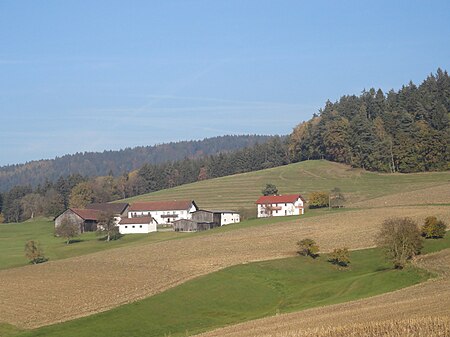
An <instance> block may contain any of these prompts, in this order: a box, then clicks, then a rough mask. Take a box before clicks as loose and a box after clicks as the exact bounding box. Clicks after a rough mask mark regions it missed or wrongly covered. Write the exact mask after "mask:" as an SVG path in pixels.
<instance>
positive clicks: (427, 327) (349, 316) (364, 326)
mask: <svg viewBox="0 0 450 337" xmlns="http://www.w3.org/2000/svg"><path fill="white" fill-rule="evenodd" d="M416 263H417V264H418V265H419V266H421V267H423V268H427V269H429V270H433V271H435V272H437V273H439V274H440V275H441V276H440V278H438V279H433V280H429V281H427V282H424V283H421V284H418V285H416V286H412V287H408V288H405V289H401V290H397V291H394V292H391V293H387V294H383V295H379V296H374V297H370V298H367V299H362V300H357V301H353V302H347V303H342V304H336V305H330V306H326V307H322V308H313V309H309V310H304V311H300V312H296V313H291V314H283V315H279V316H273V317H269V318H263V319H258V320H254V321H250V322H246V323H242V324H237V325H234V326H230V327H227V328H223V329H218V330H215V331H212V332H209V333H205V334H201V335H199V337H200V336H201V337H215V336H221V337H257V336H258V337H312V336H317V337H337V336H342V337H343V336H428V337H432V336H449V335H450V249H446V250H444V251H441V252H438V253H435V254H430V255H427V256H424V257H421V258H419V259H417V261H416Z"/></svg>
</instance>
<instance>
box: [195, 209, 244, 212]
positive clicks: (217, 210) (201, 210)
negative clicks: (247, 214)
mask: <svg viewBox="0 0 450 337" xmlns="http://www.w3.org/2000/svg"><path fill="white" fill-rule="evenodd" d="M195 212H208V213H239V212H237V211H231V210H229V209H228V210H224V209H198V210H196V211H195Z"/></svg>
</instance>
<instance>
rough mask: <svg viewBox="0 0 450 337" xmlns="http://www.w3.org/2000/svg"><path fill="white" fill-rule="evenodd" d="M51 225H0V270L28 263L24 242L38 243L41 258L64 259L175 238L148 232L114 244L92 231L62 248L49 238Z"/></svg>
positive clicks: (39, 221)
mask: <svg viewBox="0 0 450 337" xmlns="http://www.w3.org/2000/svg"><path fill="white" fill-rule="evenodd" d="M53 230H54V222H53V221H52V220H50V219H45V218H39V219H35V220H29V221H25V222H22V223H11V224H0V269H7V268H13V267H18V266H24V265H26V264H28V260H27V259H26V257H25V251H24V248H25V243H26V242H27V241H28V240H36V241H38V242H39V244H40V246H41V248H42V249H43V251H44V255H45V256H46V257H48V258H50V260H59V259H65V258H68V257H72V256H78V255H84V254H89V253H94V252H98V251H101V250H105V249H111V248H118V247H123V246H129V245H135V244H141V243H151V242H159V241H162V240H170V239H172V238H174V237H176V235H175V234H176V233H174V232H161V233H152V234H151V235H125V236H123V237H122V238H121V239H119V240H116V241H110V242H105V241H102V240H99V239H100V238H99V237H98V236H97V235H96V233H94V232H90V233H83V234H82V235H80V236H79V237H78V238H75V239H74V241H76V242H74V243H71V244H69V245H66V243H65V241H64V239H62V238H57V237H55V236H54V235H53Z"/></svg>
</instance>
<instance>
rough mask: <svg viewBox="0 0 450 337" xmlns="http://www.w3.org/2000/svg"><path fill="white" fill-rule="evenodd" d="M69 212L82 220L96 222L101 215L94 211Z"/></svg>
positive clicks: (73, 210) (78, 209)
mask: <svg viewBox="0 0 450 337" xmlns="http://www.w3.org/2000/svg"><path fill="white" fill-rule="evenodd" d="M69 210H71V211H72V212H74V213H75V214H77V215H78V216H79V217H80V218H82V219H83V220H93V221H98V217H99V216H100V214H101V211H99V210H96V209H82V208H69Z"/></svg>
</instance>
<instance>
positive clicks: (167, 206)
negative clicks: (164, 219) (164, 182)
mask: <svg viewBox="0 0 450 337" xmlns="http://www.w3.org/2000/svg"><path fill="white" fill-rule="evenodd" d="M192 204H194V205H195V202H194V201H193V200H174V201H148V202H135V203H133V204H131V205H130V208H129V209H128V211H129V212H134V211H138V212H142V211H177V210H187V209H189V208H191V205H192ZM195 207H197V205H195Z"/></svg>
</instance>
